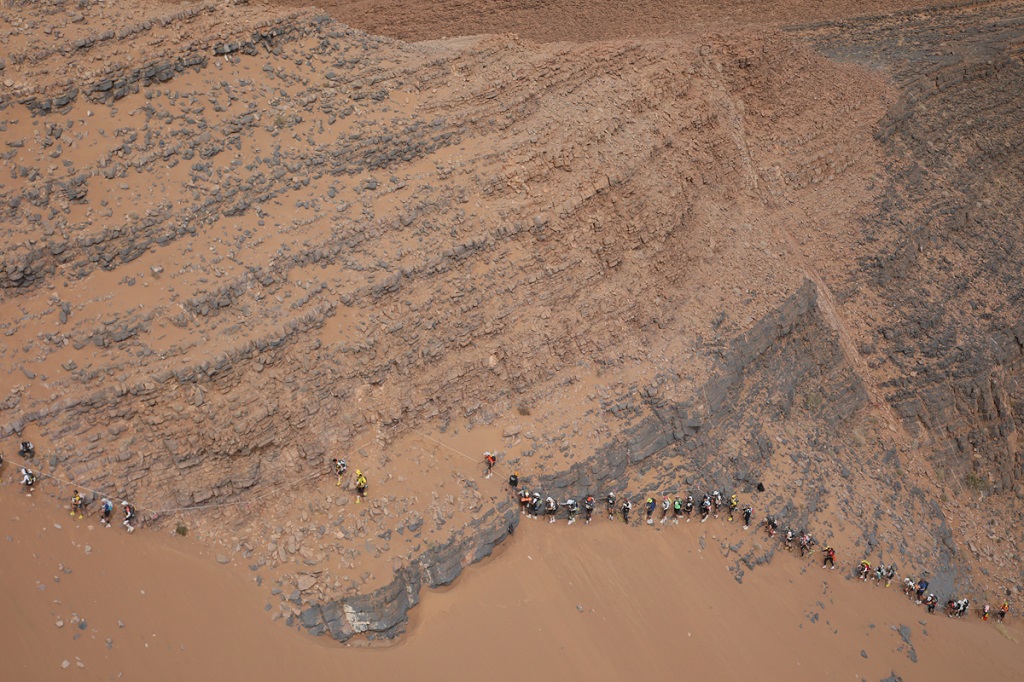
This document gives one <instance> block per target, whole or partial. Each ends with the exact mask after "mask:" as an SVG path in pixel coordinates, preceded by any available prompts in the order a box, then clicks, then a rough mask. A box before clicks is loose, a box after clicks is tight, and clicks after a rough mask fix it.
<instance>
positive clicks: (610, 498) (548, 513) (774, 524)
mask: <svg viewBox="0 0 1024 682" xmlns="http://www.w3.org/2000/svg"><path fill="white" fill-rule="evenodd" d="M487 455H488V459H487V460H486V462H485V466H486V468H487V474H488V475H490V472H491V469H492V468H493V467H494V461H493V456H491V455H490V453H487ZM519 484H520V480H519V472H518V471H516V472H513V473H512V474H511V475H510V476H509V478H508V486H509V490H510V491H511V492H512V494H513V496H514V497H515V499H517V500H518V501H519V507H520V514H523V515H525V516H526V517H527V518H538V519H539V518H541V517H545V518H547V519H548V523H555V522H556V521H557V519H558V513H559V510H561V509H563V508H564V509H565V510H566V516H567V518H568V523H569V525H572V524H574V523H576V520H577V516H578V515H579V512H580V510H581V508H582V510H583V519H584V523H585V524H589V523H590V522H591V520H592V519H593V516H594V510H595V509H596V507H597V501H596V500H595V498H594V496H593V495H587V496H586V497H585V498H583V504H582V507H581V505H580V503H579V501H578V500H577V499H576V498H573V497H570V498H568V499H566V500H565V501H564V502H560V501H558V500H556V499H555V498H553V497H551V496H550V495H549V496H548V497H546V498H545V497H543V496H542V495H541V493H539V492H538V491H536V490H532V491H531V490H529V489H528V488H526V487H525V486H524V487H520V485H519ZM604 504H605V510H606V513H607V515H608V519H609V520H614V519H615V518H621V519H622V521H623V522H624V523H627V524H628V523H629V516H630V513H631V512H632V510H633V503H632V501H631V500H630V498H629V497H628V496H624V497H623V498H622V499H621V500H620V499H619V498H618V496H617V495H616V493H614V492H610V493H608V495H607V496H606V497H605V499H604ZM658 509H659V507H658V504H657V503H656V502H655V500H654V498H653V497H647V499H646V501H645V503H644V514H645V523H647V524H648V525H653V524H654V518H655V515H656V513H657V511H658ZM660 510H661V513H660V516H659V518H658V522H659V523H662V524H663V523H666V522H667V521H668V520H669V519H671V520H672V523H674V524H678V523H679V521H680V520H681V519H685V520H686V521H687V523H689V521H690V520H691V519H692V518H693V516H694V512H695V511H697V512H698V513H699V514H700V520H701V523H703V522H705V521H707V520H708V518H709V517H711V516H714V517H715V518H718V516H719V513H720V512H721V511H723V510H725V511H728V513H729V516H728V519H729V521H732V520H733V519H734V518H735V516H736V515H737V513H740V514H742V516H743V528H744V530H746V529H747V528H749V527H750V518H751V514H752V513H753V507H752V506H751V505H749V504H744V505H742V506H741V505H740V502H739V500H738V499H737V496H736V495H735V494H733V495H730V496H729V499H728V501H725V500H724V498H723V496H722V494H721V492H720V491H718V490H715V491H713V492H712V493H710V494H707V493H705V494H703V495H702V496H701V499H700V502H695V501H694V498H693V496H692V495H687V496H686V498H685V499H684V498H683V497H682V496H676V497H675V498H674V499H672V498H670V497H669V496H668V495H664V496H662V499H661V505H660ZM761 528H762V530H764V532H765V533H766V534H767V536H768V537H769V538H774V537H775V536H776V535H777V534H778V531H779V522H778V520H777V519H776V518H775V517H774V516H773V515H771V514H769V515H768V516H766V517H765V518H764V519H763V521H762V522H761ZM816 544H817V542H816V541H815V540H814V538H813V537H812V536H811V534H810V533H808V532H807V531H805V530H800V531H795V530H793V529H791V528H787V529H785V530H784V531H783V533H782V547H783V549H785V550H786V551H788V552H791V551H793V548H794V547H795V548H797V549H798V550H799V552H800V556H801V557H804V556H807V555H809V554H810V553H811V552H812V550H813V548H814V546H815V545H816ZM821 552H822V562H821V568H829V569H831V570H835V568H836V550H835V548H834V547H832V546H831V545H828V544H826V545H825V546H824V547H822V550H821ZM857 575H858V577H859V578H860V579H862V580H864V581H867V580H874V582H875V584H876V585H878V584H882V583H883V582H884V583H885V587H889V586H890V585H891V584H892V582H893V581H894V580H895V579H896V577H897V573H896V566H895V564H889V565H888V566H886V565H884V564H880V565H878V566H876V567H874V569H873V570H872V567H871V563H870V562H869V561H867V560H864V561H862V562H861V563H860V567H859V569H858V573H857ZM904 584H905V586H909V587H905V588H904V591H905V592H906V593H907V594H910V595H915V596H916V597H917V603H918V604H925V605H926V606H927V608H928V612H929V613H934V612H935V605H936V604H937V603H938V599H937V598H936V597H935V595H934V594H928V596H927V597H926V596H925V592H926V590H927V589H928V581H926V580H924V579H921V580H920V581H918V582H916V583H915V582H914V581H913V580H911V579H910V578H906V579H905V580H904ZM969 603H970V602H969V600H968V599H966V598H964V599H960V600H955V599H953V597H950V598H949V601H948V602H947V605H946V610H947V613H948V615H949V617H950V618H952V617H953V616H954V615H955V616H958V617H963V615H964V614H965V613H966V612H967V609H968V606H969ZM1009 610H1010V606H1009V604H1008V603H1007V602H1003V604H1002V606H1000V608H999V610H998V611H996V618H997V619H998V620H999V621H1000V622H1002V620H1003V619H1004V618H1005V617H1006V615H1007V614H1008V613H1009ZM990 611H991V607H990V606H989V605H988V604H986V605H985V606H984V607H983V608H982V610H981V617H982V619H983V620H988V617H989V613H990Z"/></svg>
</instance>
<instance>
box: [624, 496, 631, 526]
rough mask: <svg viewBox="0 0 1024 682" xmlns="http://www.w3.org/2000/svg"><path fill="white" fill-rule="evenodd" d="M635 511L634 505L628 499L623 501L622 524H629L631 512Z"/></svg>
mask: <svg viewBox="0 0 1024 682" xmlns="http://www.w3.org/2000/svg"><path fill="white" fill-rule="evenodd" d="M632 509H633V503H632V502H630V501H629V498H628V497H627V498H626V499H625V500H623V501H622V522H623V523H626V524H628V523H629V512H630V511H631V510H632Z"/></svg>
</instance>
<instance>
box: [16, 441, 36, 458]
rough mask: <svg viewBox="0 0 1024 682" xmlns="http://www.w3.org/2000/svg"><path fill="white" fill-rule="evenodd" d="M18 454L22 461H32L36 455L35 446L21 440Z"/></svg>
mask: <svg viewBox="0 0 1024 682" xmlns="http://www.w3.org/2000/svg"><path fill="white" fill-rule="evenodd" d="M18 454H19V455H21V457H22V459H32V457H33V456H34V455H35V454H36V446H34V445H32V443H31V442H29V441H27V440H23V441H21V447H20V448H18Z"/></svg>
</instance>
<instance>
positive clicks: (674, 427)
mask: <svg viewBox="0 0 1024 682" xmlns="http://www.w3.org/2000/svg"><path fill="white" fill-rule="evenodd" d="M1000 7H1001V8H1002V9H999V8H993V9H989V10H985V12H980V13H966V12H964V13H961V12H959V11H957V10H950V11H945V12H930V13H929V12H926V13H924V14H922V15H920V16H921V17H922V18H919V19H915V21H916V22H917V23H916V24H914V26H915V27H916V28H914V30H917V31H919V32H921V41H920V42H922V43H923V44H929V41H928V40H927V38H928V32H929V31H933V30H936V29H935V26H936V25H938V24H941V25H942V26H943V31H944V35H953V36H958V37H957V39H956V40H957V41H958V42H956V45H957V46H958V49H959V50H960V52H959V53H958V54H959V56H958V57H957V59H958V60H959V61H953V62H952V63H943V64H941V65H940V66H939V67H938V69H937V70H936V67H935V65H934V64H933V63H932V61H933V60H932V59H931V56H930V55H929V54H928V53H927V51H926V50H924V49H923V48H922V50H921V51H914V50H909V49H903V48H901V47H899V46H900V45H902V44H903V43H902V42H899V41H897V40H896V38H895V35H896V31H897V29H896V26H899V27H900V28H899V30H900V31H903V30H904V29H903V24H902V23H900V22H898V21H895V20H891V19H871V20H863V21H860V22H854V23H853V24H850V26H853V27H854V28H853V29H851V30H846V29H847V28H849V26H848V25H847V24H844V25H843V26H842V27H839V26H832V25H828V24H823V25H816V26H804V27H800V28H797V29H793V30H791V31H789V32H788V33H784V34H783V33H776V32H768V33H765V32H755V31H749V30H747V31H738V32H737V33H736V34H730V35H728V36H692V37H677V38H673V39H664V40H657V41H655V40H623V41H618V42H607V43H594V44H557V45H549V46H537V45H532V44H528V43H524V42H523V41H521V40H519V39H518V38H516V37H512V36H497V37H496V36H488V37H478V38H460V39H457V40H450V41H438V42H431V43H418V44H407V43H401V42H397V41H394V40H391V39H388V38H381V37H374V36H370V35H367V34H365V33H362V32H360V31H356V30H353V29H349V28H347V27H345V26H343V25H341V24H338V23H336V22H334V21H332V20H331V19H329V18H327V17H325V16H322V15H318V14H314V13H309V12H305V11H300V12H295V13H284V12H282V11H279V10H274V9H272V8H265V7H237V6H232V5H228V6H215V5H211V4H206V5H194V6H188V7H185V8H176V9H175V11H173V12H171V11H169V10H167V9H166V8H161V7H159V6H157V7H147V8H145V9H139V8H134V7H133V8H128V7H126V6H122V5H120V4H118V3H116V2H114V3H103V4H89V3H79V4H78V5H75V6H73V7H72V6H70V5H65V4H62V3H58V2H54V3H43V4H33V5H24V6H19V7H17V8H14V10H13V11H12V15H11V16H12V21H11V22H9V29H8V30H7V32H6V33H4V34H2V35H0V42H2V43H3V44H4V45H5V47H6V51H7V54H8V55H9V56H8V57H6V58H5V59H4V61H3V68H2V70H0V76H2V79H3V82H4V87H3V89H2V90H0V131H2V132H0V134H2V139H3V140H4V142H5V147H4V148H5V149H6V151H5V152H4V153H3V154H2V155H0V158H2V163H3V164H4V169H5V178H7V179H5V180H4V181H3V184H0V219H2V221H3V224H4V225H5V226H6V229H5V231H4V232H3V233H2V234H0V240H2V246H0V249H2V252H3V256H2V258H0V301H2V305H3V309H4V313H5V314H4V315H3V316H2V319H0V329H2V330H3V333H4V334H5V339H6V341H7V343H6V345H5V347H4V348H3V350H2V351H0V353H2V354H0V357H2V359H3V367H4V369H5V372H4V374H3V381H4V384H3V386H2V388H3V389H4V390H3V394H4V395H5V396H6V398H5V399H4V400H3V401H2V402H0V434H2V435H3V436H4V437H5V440H4V441H3V443H4V447H5V448H6V449H7V450H8V451H10V450H11V448H12V447H15V446H14V443H15V441H16V440H17V439H18V438H19V437H28V438H31V439H32V440H34V441H35V442H36V443H37V447H38V448H39V450H40V452H41V453H43V455H42V457H43V461H44V464H45V466H44V470H45V471H46V472H47V473H49V474H52V475H53V476H55V477H58V478H59V479H60V480H61V481H64V482H74V484H75V485H78V486H81V487H88V488H91V489H95V490H100V491H103V492H105V493H111V494H117V495H119V496H123V497H130V498H132V499H133V500H136V501H138V502H139V504H140V506H142V507H144V510H145V511H146V512H147V516H149V517H152V518H153V520H154V521H156V522H158V523H162V522H166V521H168V520H170V521H175V522H181V523H187V524H188V525H190V526H191V527H192V528H194V529H195V530H196V532H198V533H199V534H200V535H201V536H202V537H203V538H204V539H205V540H207V541H208V542H210V543H212V544H216V545H220V546H223V547H225V548H227V549H226V550H225V551H230V552H231V553H233V554H236V555H238V556H240V557H245V558H246V559H247V560H248V561H249V562H250V565H251V566H254V567H255V568H254V570H257V569H259V570H265V571H269V572H271V573H273V575H275V576H276V579H277V581H278V584H279V586H280V587H281V588H282V589H280V590H278V592H280V593H281V596H282V598H283V599H284V602H283V604H282V607H281V613H282V615H283V616H284V617H287V618H291V619H292V622H297V623H298V624H300V625H302V626H304V627H306V628H309V629H311V630H313V631H316V632H318V633H323V632H330V634H331V635H333V636H335V637H337V638H340V639H345V638H348V637H351V636H353V635H355V634H358V633H370V634H375V635H383V636H391V635H393V634H395V633H396V632H398V631H400V629H401V627H402V623H404V617H405V611H406V610H407V609H408V608H409V607H410V606H412V605H414V604H415V603H416V601H417V599H418V593H419V590H420V588H421V586H423V585H427V586H434V585H443V584H447V583H449V582H450V581H451V580H453V579H454V577H455V576H456V575H458V572H459V571H460V570H461V567H462V566H464V565H465V564H467V563H469V562H472V561H474V560H477V559H479V558H480V557H482V556H485V555H487V554H488V553H489V552H490V551H491V549H492V548H493V546H494V545H495V543H497V542H500V540H501V539H502V538H503V537H504V536H505V535H506V534H507V533H508V532H509V530H510V529H509V526H510V524H511V525H512V526H513V527H514V525H515V523H517V521H516V519H517V518H518V517H517V515H516V514H515V513H514V512H513V510H511V509H510V504H509V502H508V500H507V499H506V496H505V495H504V494H503V492H502V491H501V489H500V484H497V485H495V486H490V487H487V486H480V485H478V484H477V479H478V478H480V475H479V471H478V464H477V461H476V460H477V458H478V456H480V455H479V453H478V452H476V451H473V452H465V451H459V452H457V453H456V454H457V455H458V456H459V457H461V458H465V459H459V458H458V457H454V456H452V452H456V451H455V450H452V452H447V453H446V451H445V450H444V449H443V448H441V449H438V448H439V447H440V446H441V445H443V446H444V447H449V445H446V444H445V443H442V442H441V441H437V440H435V438H440V437H441V435H440V432H444V433H445V434H446V435H452V434H456V433H461V434H463V435H465V433H466V431H467V429H479V430H477V431H476V433H492V435H491V436H490V437H489V440H488V439H487V438H485V439H483V440H482V441H479V442H478V443H476V444H479V445H480V446H481V449H483V447H488V448H491V447H494V446H496V445H497V446H502V445H503V446H505V447H506V448H507V450H508V456H507V459H505V460H503V462H502V464H503V466H504V465H505V464H506V463H507V464H508V465H509V466H515V467H518V468H519V469H520V470H521V471H522V472H523V474H524V476H528V477H529V482H530V485H531V486H539V487H541V488H542V489H543V490H544V491H545V494H549V493H550V494H557V495H567V494H575V495H581V494H585V493H587V492H594V493H596V492H599V491H604V490H605V489H607V488H610V487H614V488H616V489H618V490H620V491H621V490H623V489H626V490H630V491H636V492H638V493H639V492H643V491H676V490H690V489H693V490H696V489H707V488H709V487H719V488H723V489H728V490H738V491H740V492H741V493H742V494H743V495H747V496H749V497H750V499H751V500H754V501H755V504H756V506H757V508H758V512H759V513H765V512H773V513H777V514H778V515H780V516H781V518H782V519H783V520H784V521H785V522H786V523H791V524H794V525H806V526H808V527H810V528H812V529H813V530H814V531H815V532H816V533H817V534H818V535H819V536H820V537H833V538H835V543H837V544H841V545H843V546H845V547H846V551H847V552H848V553H850V554H854V553H861V552H867V553H870V554H872V555H874V554H876V553H877V554H880V555H882V556H883V557H885V558H886V560H889V559H890V558H895V559H896V560H898V562H900V563H901V564H905V565H908V566H909V567H912V568H913V569H924V568H927V569H929V570H932V571H933V572H935V573H936V574H937V575H938V576H939V581H940V583H941V582H943V581H945V584H947V585H949V586H950V589H952V584H953V582H954V581H958V582H959V585H960V586H966V585H969V582H968V581H969V580H970V579H971V576H972V575H974V576H975V579H976V580H979V582H978V583H977V587H976V588H975V589H979V590H981V589H997V588H999V589H1002V588H1007V587H1019V586H1018V585H1017V583H1018V581H1019V576H1017V575H1016V574H1015V573H1014V572H1013V568H1012V566H1013V564H1014V562H1015V561H1016V559H1015V557H1016V552H1017V549H1016V547H1017V543H1018V542H1019V541H1020V540H1021V539H1020V538H1019V537H1017V536H1015V535H1014V534H1013V532H1007V529H1005V528H1002V527H1000V526H999V525H998V524H999V523H1001V522H1000V521H999V520H998V519H997V518H996V516H995V513H994V510H992V508H991V507H990V506H989V505H988V504H982V505H976V504H975V503H974V502H973V500H974V499H975V498H976V497H977V495H978V494H979V493H983V494H986V495H987V494H988V493H992V494H996V495H999V496H1000V497H999V498H998V500H999V502H998V504H999V505H1009V507H1010V508H1014V509H1015V508H1016V506H1017V505H1019V501H1018V500H1017V499H1016V493H1017V492H1018V491H1019V485H1020V476H1021V463H1020V453H1019V449H1018V447H1017V443H1016V428H1017V422H1018V420H1019V419H1020V417H1019V415H1020V414H1021V408H1020V402H1021V397H1022V396H1021V390H1020V387H1019V383H1020V382H1019V363H1018V362H1017V360H1018V359H1019V358H1020V356H1021V354H1022V349H1024V344H1022V342H1021V339H1022V336H1021V335H1022V333H1024V330H1022V328H1021V327H1020V322H1019V320H1018V319H1017V318H1019V315H1017V314H1016V313H1018V312H1019V310H1020V293H1019V292H1020V290H1021V288H1020V287H1019V286H1017V285H1016V283H1017V281H1018V279H1019V272H1020V268H1019V265H1020V263H1019V262H1018V261H1019V258H1018V256H1019V253H1018V251H1019V248H1018V243H1019V241H1020V239H1019V237H1020V235H1019V231H1020V230H1019V228H1020V225H1019V221H1017V222H1014V216H1016V215H1017V214H1019V208H1020V205H1019V204H1020V196H1019V192H1016V189H1015V187H1016V184H1017V183H1013V182H1009V181H1008V180H1007V179H1006V177H1007V176H1006V175H1005V174H1004V170H1005V171H1008V172H1011V173H1016V174H1017V176H1019V174H1020V168H1019V167H1017V166H1018V165H1019V164H1017V165H1014V164H1015V161H1016V160H1017V158H1018V155H1016V154H1015V150H1016V147H1015V146H1014V145H1015V144H1016V143H1015V142H1014V140H1016V139H1017V138H1018V137H1019V135H1015V134H1014V132H1015V131H1016V128H1015V127H1014V126H1015V125H1016V121H1017V118H1019V116H1018V109H1019V107H1015V100H1014V95H1013V93H1015V92H1016V91H1017V89H1016V88H1015V86H1016V85H1017V84H1018V82H1017V80H1016V79H1018V77H1019V76H1020V74H1019V73H1018V72H1019V70H1020V69H1019V67H1020V60H1019V55H1017V54H1016V52H1015V50H1016V48H1015V47H1014V45H1016V42H1014V41H1015V40H1016V39H1015V38H1014V36H1016V35H1017V33H1015V31H1016V30H1017V29H1016V28H1014V27H1015V26H1017V25H1019V22H1018V23H1014V21H1015V19H1014V18H1015V17H1019V16H1020V14H1019V11H1018V9H1016V6H1015V5H1006V6H1000ZM915 16H916V15H915ZM986 21H987V22H989V23H988V24H985V23H984V22H986ZM937 22H938V24H937ZM912 23H913V22H912ZM986 26H988V27H989V28H991V29H992V30H988V29H986V28H985V27H986ZM980 36H983V37H980ZM812 47H813V48H816V49H817V50H819V51H815V50H814V49H812ZM915 49H916V48H915ZM849 62H856V63H853V64H851V63H849ZM880 65H881V66H883V67H884V68H885V69H886V71H885V72H884V73H883V72H882V71H880V70H878V67H879V66H880ZM885 74H888V76H889V77H888V78H887V77H886V75H885ZM949 112H970V114H969V119H968V118H966V117H962V116H953V115H952V114H950V113H949ZM1012 177H1016V176H1012ZM580 386H583V387H584V388H582V389H580V388H579V387H580ZM487 428H492V429H496V430H495V431H493V432H488V431H486V430H485V429H487ZM430 434H433V435H430ZM453 442H454V441H453ZM438 443H440V445H438ZM339 453H341V454H342V455H343V456H346V457H347V458H348V459H349V460H350V465H351V466H352V468H355V467H357V466H358V467H361V468H362V469H363V470H365V471H367V472H368V473H369V474H370V475H371V479H372V484H371V499H370V500H368V501H367V504H366V505H364V506H361V507H356V506H355V502H354V500H353V498H352V497H351V490H350V481H346V482H345V487H343V488H340V489H335V486H332V485H331V482H330V481H327V480H326V472H327V462H328V460H329V459H330V458H331V457H333V456H337V455H338V454H339ZM446 455H447V456H448V457H447V458H446ZM466 461H469V462H470V463H469V464H467V463H466ZM504 473H505V472H503V474H504ZM321 479H322V480H321ZM951 481H952V482H954V483H955V484H956V485H955V486H950V482H951ZM55 482H56V481H55ZM759 483H760V484H762V485H763V486H764V487H765V492H763V493H759V492H757V484H759ZM968 498H970V499H971V500H972V501H971V502H968ZM972 505H973V506H972ZM157 517H158V518H157ZM981 522H984V523H986V524H989V528H988V529H987V530H986V533H987V534H988V536H989V537H991V538H995V537H997V536H998V537H999V541H998V542H996V544H995V545H990V544H988V543H984V542H981V540H980V538H978V537H977V535H976V533H977V527H978V524H979V523H981ZM1018 535H1019V533H1018ZM964 541H968V542H970V543H971V544H970V545H969V547H970V548H971V552H970V554H971V556H965V555H964V553H963V552H960V551H959V550H958V547H959V546H960V545H961V544H962V543H963V542H964ZM993 541H994V542H995V540H993ZM975 542H980V543H981V546H978V545H976V544H974V543H975ZM738 555H739V557H740V559H739V560H740V562H741V563H740V564H737V571H738V573H737V575H741V574H740V573H739V572H740V571H742V570H743V567H744V566H753V565H756V563H758V562H759V561H763V560H764V559H765V558H766V557H767V556H770V552H765V551H763V548H762V549H757V548H755V547H753V545H752V546H751V547H749V548H744V549H742V551H738ZM978 562H981V567H982V568H984V570H985V571H988V573H987V574H982V575H983V576H985V577H984V578H983V579H980V578H977V576H976V575H975V574H972V573H970V569H971V568H973V567H976V566H977V565H978ZM360 573H361V575H360ZM291 585H295V589H294V591H291V592H289V593H288V594H285V593H284V592H283V590H284V589H285V588H288V589H290V586H291Z"/></svg>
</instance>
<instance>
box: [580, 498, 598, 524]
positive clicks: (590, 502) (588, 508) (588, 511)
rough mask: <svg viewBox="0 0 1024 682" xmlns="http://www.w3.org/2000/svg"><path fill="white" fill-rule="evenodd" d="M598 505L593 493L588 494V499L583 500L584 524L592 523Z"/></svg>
mask: <svg viewBox="0 0 1024 682" xmlns="http://www.w3.org/2000/svg"><path fill="white" fill-rule="evenodd" d="M596 505H597V501H596V500H594V496H593V495H587V499H585V500H583V514H584V519H583V525H585V526H589V525H590V517H592V516H593V515H594V507H595V506H596Z"/></svg>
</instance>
